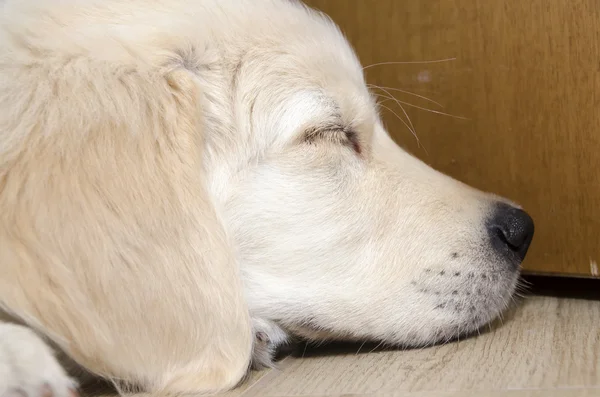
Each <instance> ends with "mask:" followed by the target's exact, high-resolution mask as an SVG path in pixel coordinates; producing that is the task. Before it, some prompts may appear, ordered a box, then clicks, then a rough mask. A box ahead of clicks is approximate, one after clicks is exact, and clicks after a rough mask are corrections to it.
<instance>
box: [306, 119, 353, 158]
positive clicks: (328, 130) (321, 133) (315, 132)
mask: <svg viewBox="0 0 600 397" xmlns="http://www.w3.org/2000/svg"><path fill="white" fill-rule="evenodd" d="M336 132H337V133H342V134H344V137H345V138H346V140H347V143H348V145H349V146H350V147H352V149H353V150H354V151H355V152H356V153H357V154H361V151H362V150H361V145H360V141H359V139H358V134H357V133H356V131H355V130H354V129H352V128H348V127H344V126H342V125H338V124H333V125H327V126H321V127H319V128H315V129H312V130H308V131H307V132H306V133H305V140H306V141H307V142H313V141H314V140H316V139H319V138H322V139H327V135H328V134H334V133H336Z"/></svg>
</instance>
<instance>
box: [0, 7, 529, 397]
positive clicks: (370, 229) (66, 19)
mask: <svg viewBox="0 0 600 397" xmlns="http://www.w3.org/2000/svg"><path fill="white" fill-rule="evenodd" d="M0 7H1V11H0V305H1V306H2V307H3V308H4V309H5V310H6V311H7V312H9V313H10V314H12V315H14V316H15V317H16V318H18V319H20V320H21V321H23V322H24V323H26V324H27V326H28V327H30V328H31V329H33V330H36V331H37V332H38V334H39V335H40V336H41V337H44V338H47V339H48V340H49V341H51V342H52V343H53V344H56V345H57V346H58V347H59V348H60V350H62V351H64V352H66V353H67V354H68V355H69V356H70V357H71V358H72V359H74V360H75V361H76V362H77V363H78V364H79V365H81V366H82V367H84V368H86V369H87V370H89V371H91V372H93V373H96V374H98V375H101V376H103V377H107V378H109V379H113V380H116V381H124V382H131V383H134V384H139V385H142V386H143V387H144V388H145V389H147V390H149V391H150V392H154V393H159V392H161V393H177V392H202V393H211V392H216V391H219V390H224V389H228V388H231V387H234V386H235V385H236V384H237V383H238V382H239V381H240V380H241V379H242V377H243V376H244V374H245V373H246V371H247V370H248V367H249V364H250V360H251V353H252V350H253V347H254V353H255V354H254V357H255V360H257V361H259V362H260V363H265V364H269V362H270V360H271V354H272V349H273V347H274V346H275V345H277V344H280V343H283V342H284V341H285V339H286V338H287V334H288V333H292V334H295V335H301V336H305V337H308V338H315V339H330V338H343V339H371V340H378V341H383V342H385V343H389V344H411V345H424V344H430V343H434V342H437V341H440V340H444V339H449V338H451V337H453V336H455V335H456V334H458V333H460V332H463V331H472V330H474V329H476V328H477V327H479V326H481V325H482V324H485V323H486V322H488V321H489V320H490V319H492V318H494V317H495V316H496V315H497V314H498V313H499V312H500V311H501V310H502V309H503V308H504V307H505V305H506V302H507V301H508V299H509V298H510V295H511V294H512V291H513V290H514V287H515V283H516V280H517V277H518V274H517V273H516V272H502V271H500V270H498V269H499V268H500V267H501V266H502V260H501V259H500V258H496V256H495V255H494V254H493V253H492V252H491V250H490V249H489V248H488V247H487V246H486V243H485V241H486V239H487V235H486V232H485V228H484V221H485V219H486V216H488V215H489V213H490V207H491V205H492V204H493V203H494V202H495V200H497V198H495V197H493V196H490V195H487V194H484V193H481V192H478V191H476V190H474V189H471V188H468V187H466V186H465V185H462V184H461V183H459V182H456V181H454V180H452V179H450V178H448V177H446V176H444V175H442V174H439V173H437V172H436V171H434V170H432V169H430V168H429V167H427V166H426V165H425V164H423V163H421V162H420V161H418V160H417V159H415V158H413V157H412V156H410V155H409V154H407V153H406V152H404V151H403V150H402V149H400V148H399V147H398V146H397V145H396V144H395V143H394V142H393V141H392V140H391V139H390V138H389V136H388V135H387V132H386V131H385V129H384V127H383V126H382V124H381V122H380V121H379V120H380V119H379V116H378V112H377V106H376V103H375V101H374V99H373V97H372V95H371V94H370V93H369V91H368V90H367V88H366V85H365V82H364V80H363V76H362V70H361V66H360V64H359V62H358V60H357V59H356V57H355V55H354V53H353V52H352V50H351V49H350V47H349V46H348V44H347V43H346V41H345V39H344V38H343V36H342V35H341V33H340V32H339V31H338V29H337V28H336V27H335V26H334V25H333V24H332V23H331V22H330V21H329V20H328V19H326V18H325V17H323V16H322V15H319V14H317V13H315V12H313V11H310V10H308V9H306V8H304V7H303V6H302V5H300V4H298V3H295V2H291V1H285V0H4V1H3V2H0ZM399 45H401V42H400V43H399ZM469 274H470V275H471V276H470V278H472V280H470V279H468V278H467V275H469ZM494 277H496V279H495V281H494V282H491V281H490V280H492V279H494ZM427 291H429V292H427ZM477 291H479V293H477ZM434 292H436V294H437V295H436V294H434ZM467 292H468V294H467ZM471 292H472V294H471ZM455 295H456V296H455ZM443 297H447V299H446V301H448V302H450V300H451V299H454V301H453V302H454V303H453V305H454V306H455V307H454V309H453V310H450V309H445V308H444V307H442V305H441V304H440V302H441V301H440V299H442V298H443ZM444 299H445V298H444ZM448 306H450V304H448ZM459 309H461V310H459ZM0 335H4V338H3V339H0V354H2V352H3V349H6V348H7V347H9V345H11V344H12V346H22V347H23V349H25V348H26V347H27V346H32V349H34V351H35V352H37V354H38V355H39V356H40V357H42V358H43V359H44V360H51V358H49V357H50V353H49V352H48V351H47V349H46V348H45V347H43V345H40V344H39V343H38V342H39V340H38V339H37V338H38V337H37V336H35V335H34V334H33V333H31V332H29V331H27V330H25V329H24V328H19V326H14V325H8V324H6V323H5V324H4V325H0ZM6 335H10V336H6ZM254 335H257V336H258V337H257V338H256V342H255V341H254V339H255V337H254ZM23 349H21V350H23ZM35 349H37V350H35ZM19 351H20V350H19V349H17V351H16V353H15V351H14V349H13V351H12V353H11V355H7V354H5V355H4V356H0V373H1V371H3V368H4V370H5V371H13V373H15V374H17V373H18V377H17V375H14V376H12V377H8V378H10V379H12V381H11V380H10V379H9V380H7V379H8V378H7V377H5V378H3V379H0V395H2V393H3V392H4V391H8V390H13V389H18V388H22V389H26V390H28V391H30V393H34V394H35V390H39V387H41V386H42V385H43V384H44V383H46V384H50V385H51V386H52V387H53V388H54V391H55V394H56V395H57V396H63V395H67V393H68V390H69V388H70V387H71V385H72V383H71V381H70V380H69V379H68V378H67V376H66V375H65V374H64V372H63V371H62V370H61V369H60V367H58V366H55V367H52V368H54V369H52V370H49V371H48V372H47V373H46V374H45V375H44V376H41V375H40V371H36V370H35V368H34V364H33V361H35V360H33V361H31V355H30V356H24V355H23V356H21V355H20V353H19ZM23 351H24V350H23ZM28 360H29V361H28ZM28 363H30V364H28ZM6 373H8V372H6ZM15 379H17V380H15ZM18 379H23V380H22V381H20V380H18Z"/></svg>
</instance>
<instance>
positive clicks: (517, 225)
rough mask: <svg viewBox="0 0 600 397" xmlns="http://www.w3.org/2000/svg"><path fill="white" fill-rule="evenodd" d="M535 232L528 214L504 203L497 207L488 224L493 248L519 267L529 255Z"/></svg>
mask: <svg viewBox="0 0 600 397" xmlns="http://www.w3.org/2000/svg"><path fill="white" fill-rule="evenodd" d="M533 231H534V226H533V219H531V217H530V216H529V214H527V212H525V211H523V210H521V209H518V208H515V207H513V206H510V205H508V204H504V203H500V204H497V205H496V207H495V209H494V213H493V215H492V217H491V218H490V220H489V222H488V232H489V234H490V239H491V243H492V246H493V247H494V249H495V250H496V251H497V252H498V253H499V254H501V255H503V256H504V257H506V259H508V260H510V262H512V263H516V265H517V266H518V264H519V263H520V262H521V261H522V260H523V259H524V258H525V255H526V254H527V250H528V249H529V245H530V244H531V240H532V239H533Z"/></svg>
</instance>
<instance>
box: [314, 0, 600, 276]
mask: <svg viewBox="0 0 600 397" xmlns="http://www.w3.org/2000/svg"><path fill="white" fill-rule="evenodd" d="M307 3H308V4H309V5H312V6H316V7H318V8H320V9H322V10H323V11H325V12H327V13H328V14H329V15H330V16H331V17H332V18H333V19H334V20H335V21H336V22H337V23H338V24H339V25H340V26H341V28H342V30H343V31H344V32H345V33H346V34H347V36H348V37H349V39H350V41H351V43H352V44H353V45H354V46H355V48H356V50H357V52H358V54H359V57H360V58H361V60H362V62H363V64H364V65H370V64H373V63H377V62H386V61H408V62H418V61H427V60H440V59H446V58H456V60H454V61H446V62H438V63H412V64H395V65H379V66H373V67H369V68H367V69H366V70H365V73H366V76H367V80H368V81H369V83H372V84H376V85H380V86H384V87H392V88H396V89H402V90H406V91H410V92H413V93H417V94H419V95H423V96H426V97H428V98H431V99H433V100H435V101H437V102H439V103H440V104H442V105H443V106H444V108H441V107H439V106H437V105H436V104H434V103H431V102H429V101H427V100H424V99H422V98H419V97H416V96H414V95H410V94H406V93H402V92H399V91H392V90H387V91H388V93H393V94H394V96H396V97H397V98H398V99H399V100H400V101H403V102H406V103H409V104H412V105H416V106H420V107H427V108H430V109H433V110H436V111H441V112H445V113H449V114H452V115H456V116H464V117H466V118H468V120H462V119H457V118H453V117H449V116H443V115H440V114H436V113H431V112H427V111H424V110H421V109H418V108H415V107H411V106H410V105H408V104H402V105H403V106H404V108H405V109H406V112H407V114H408V115H409V116H410V119H411V121H412V125H413V126H414V129H415V130H416V132H417V135H418V137H419V139H420V143H421V145H420V146H419V145H418V144H417V142H416V140H415V139H414V137H413V136H412V134H411V132H410V131H409V130H408V129H407V127H406V126H405V125H404V123H405V122H406V123H408V122H407V121H404V122H403V121H400V120H399V118H404V119H406V117H405V115H404V113H403V111H402V110H401V109H400V108H399V106H398V104H397V103H395V102H394V101H391V100H386V101H385V102H384V103H383V105H384V106H386V107H389V108H390V109H391V110H393V111H394V112H395V113H396V114H397V115H398V116H399V117H396V116H395V115H394V114H392V113H391V112H390V111H389V110H388V109H385V108H382V111H383V115H384V119H385V122H386V125H387V126H388V129H389V130H390V132H391V134H392V135H393V136H394V138H395V139H396V140H397V141H398V142H399V143H401V144H402V145H403V146H405V147H406V148H407V149H408V150H410V151H411V152H413V153H415V154H416V155H418V156H419V157H420V158H422V159H423V160H424V161H426V162H427V163H429V164H431V165H432V166H434V167H436V168H438V169H440V170H442V171H444V172H446V173H448V174H450V175H452V176H454V177H456V178H458V179H461V180H463V181H465V182H467V183H469V184H471V185H474V186H476V187H479V188H481V189H484V190H487V191H493V192H495V193H498V194H501V195H504V196H507V197H510V198H512V199H514V200H516V201H517V202H519V203H521V204H522V205H523V206H524V207H525V208H526V209H527V210H528V211H529V212H530V213H531V214H532V216H533V217H534V219H535V221H536V228H537V230H536V237H535V239H534V243H533V246H532V250H531V253H530V255H529V256H528V258H527V260H526V262H525V268H526V269H527V270H529V271H532V272H550V273H562V274H573V275H584V276H590V275H592V273H593V262H594V261H595V262H596V263H600V172H599V170H600V109H599V106H600V57H599V54H600V7H599V6H598V5H599V3H598V0H529V1H522V0H506V1H497V0H491V1H490V0H429V1H425V2H423V1H398V0H309V1H307ZM378 93H379V94H381V95H384V96H387V95H388V93H386V92H385V91H383V90H379V91H378Z"/></svg>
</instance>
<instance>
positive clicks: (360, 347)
mask: <svg viewBox="0 0 600 397" xmlns="http://www.w3.org/2000/svg"><path fill="white" fill-rule="evenodd" d="M365 343H367V341H366V340H365V341H364V342H363V343H362V345H360V346H359V348H358V350H357V351H356V354H355V356H358V353H360V349H362V348H363V346H364V345H365Z"/></svg>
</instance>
